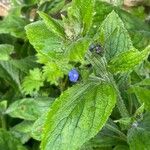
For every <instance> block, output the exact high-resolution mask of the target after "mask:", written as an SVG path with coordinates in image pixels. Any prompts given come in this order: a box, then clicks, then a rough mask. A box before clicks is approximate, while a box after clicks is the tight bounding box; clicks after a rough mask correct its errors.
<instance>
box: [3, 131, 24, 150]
mask: <svg viewBox="0 0 150 150" xmlns="http://www.w3.org/2000/svg"><path fill="white" fill-rule="evenodd" d="M0 148H1V150H26V148H25V147H23V146H22V144H21V143H20V142H19V141H18V139H16V138H15V137H14V136H13V135H12V134H11V133H10V132H8V131H5V130H3V129H0Z"/></svg>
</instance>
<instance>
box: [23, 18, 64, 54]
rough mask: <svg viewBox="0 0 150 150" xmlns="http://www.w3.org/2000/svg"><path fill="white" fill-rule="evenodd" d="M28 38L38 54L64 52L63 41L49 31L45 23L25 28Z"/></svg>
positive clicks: (37, 23)
mask: <svg viewBox="0 0 150 150" xmlns="http://www.w3.org/2000/svg"><path fill="white" fill-rule="evenodd" d="M25 29H26V33H27V37H28V39H29V41H30V43H31V44H32V45H33V47H34V48H35V49H36V50H37V52H40V53H44V54H48V53H51V52H54V53H56V52H62V39H61V38H60V37H59V36H57V35H56V34H54V33H53V32H51V31H49V30H48V29H47V27H46V25H45V24H44V23H43V21H37V22H35V23H31V24H29V25H27V26H26V27H25Z"/></svg>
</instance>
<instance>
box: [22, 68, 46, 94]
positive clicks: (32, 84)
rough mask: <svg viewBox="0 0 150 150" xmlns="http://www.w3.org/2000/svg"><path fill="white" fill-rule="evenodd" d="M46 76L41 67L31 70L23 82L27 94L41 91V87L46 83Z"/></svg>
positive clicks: (23, 88)
mask: <svg viewBox="0 0 150 150" xmlns="http://www.w3.org/2000/svg"><path fill="white" fill-rule="evenodd" d="M43 82H44V78H43V74H42V72H41V70H40V69H39V68H34V70H30V73H29V75H28V76H26V77H25V78H24V80H23V83H22V90H23V92H24V93H25V94H31V95H32V93H34V92H35V93H36V92H38V91H39V89H40V87H42V86H43V85H44V83H43Z"/></svg>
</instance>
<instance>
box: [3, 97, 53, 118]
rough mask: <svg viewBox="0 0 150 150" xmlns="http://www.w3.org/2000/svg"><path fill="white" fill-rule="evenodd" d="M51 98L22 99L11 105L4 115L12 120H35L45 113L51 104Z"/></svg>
mask: <svg viewBox="0 0 150 150" xmlns="http://www.w3.org/2000/svg"><path fill="white" fill-rule="evenodd" d="M52 102H53V101H52V99H51V98H46V97H45V98H44V97H41V98H35V99H33V98H24V99H21V100H17V101H15V102H14V103H12V104H11V105H10V106H9V107H8V109H7V110H6V112H5V113H6V114H8V115H10V116H11V117H14V118H21V119H25V120H36V119H38V118H39V117H40V116H41V114H43V113H44V112H46V111H47V110H48V108H49V106H50V105H51V104H52Z"/></svg>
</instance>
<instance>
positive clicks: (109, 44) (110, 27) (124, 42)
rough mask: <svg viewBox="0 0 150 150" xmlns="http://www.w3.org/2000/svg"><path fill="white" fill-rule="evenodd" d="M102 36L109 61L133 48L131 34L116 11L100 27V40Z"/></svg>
mask: <svg viewBox="0 0 150 150" xmlns="http://www.w3.org/2000/svg"><path fill="white" fill-rule="evenodd" d="M101 36H104V44H105V45H104V48H105V50H106V58H107V59H108V60H110V59H111V58H112V57H114V56H115V55H117V54H119V53H120V52H124V51H127V50H129V49H131V48H132V47H133V45H132V42H131V39H130V37H129V34H128V32H127V30H126V28H125V26H124V24H123V22H122V20H121V19H120V18H119V16H118V15H117V14H116V13H115V11H112V12H111V13H110V14H109V15H108V16H107V17H106V19H105V20H104V21H103V23H102V25H101V27H100V38H101Z"/></svg>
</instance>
